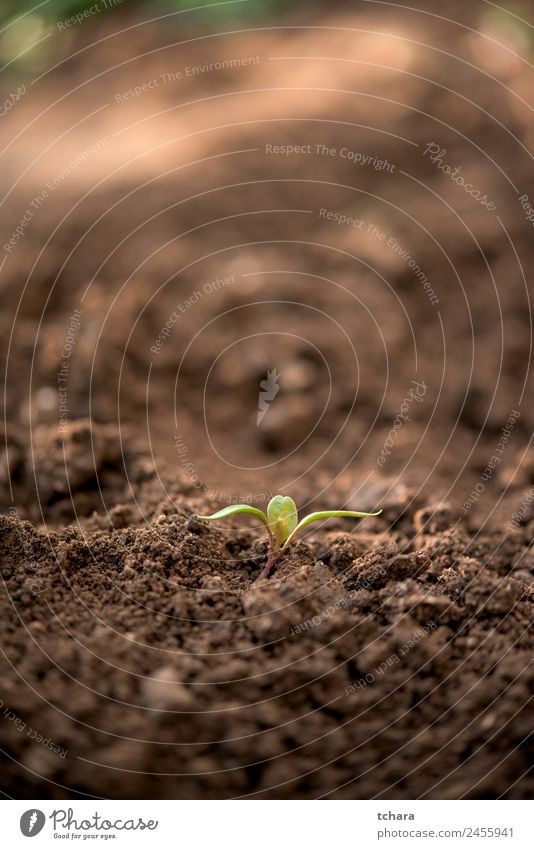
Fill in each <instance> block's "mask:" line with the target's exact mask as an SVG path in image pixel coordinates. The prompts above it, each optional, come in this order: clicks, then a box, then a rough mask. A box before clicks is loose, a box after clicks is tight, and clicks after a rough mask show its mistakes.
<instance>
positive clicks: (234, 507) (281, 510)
mask: <svg viewBox="0 0 534 849" xmlns="http://www.w3.org/2000/svg"><path fill="white" fill-rule="evenodd" d="M381 512H382V511H381V510H379V511H378V513H360V512H357V511H355V510H321V511H320V512H319V513H310V514H309V515H308V516H305V517H304V519H301V520H300V522H299V519H298V511H297V505H296V504H295V502H294V501H293V499H292V498H290V496H289V495H275V496H274V498H271V500H270V501H269V504H268V505H267V515H265V513H264V512H263V510H259V509H258V508H257V507H251V506H250V504H231V505H230V506H229V507H223V509H222V510H218V511H217V513H213V514H212V515H211V516H197V518H198V519H204V521H205V522H213V521H214V520H215V519H226V517H227V516H235V515H237V514H238V513H249V514H250V515H251V516H255V517H256V518H257V519H259V520H260V522H262V523H263V524H264V525H265V527H266V528H267V540H268V544H269V553H268V556H267V562H266V564H265V566H264V568H263V571H262V573H261V575H260V577H261V578H265V577H267V575H269V573H270V572H271V569H272V568H273V566H274V564H275V563H276V561H277V560H278V558H279V557H280V556H281V555H282V554H283V553H284V551H285V550H286V549H287V547H288V546H289V545H290V544H291V543H292V542H293V540H294V538H295V536H296V535H297V534H298V532H299V531H301V530H302V529H303V528H305V527H306V526H307V525H311V523H312V522H319V521H320V520H321V519H331V518H333V517H334V516H345V517H347V518H350V519H361V518H363V517H364V516H378V515H379V513H381Z"/></svg>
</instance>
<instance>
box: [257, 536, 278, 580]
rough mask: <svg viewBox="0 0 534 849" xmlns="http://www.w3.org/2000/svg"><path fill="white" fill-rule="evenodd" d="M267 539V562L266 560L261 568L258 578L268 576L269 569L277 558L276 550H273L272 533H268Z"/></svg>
mask: <svg viewBox="0 0 534 849" xmlns="http://www.w3.org/2000/svg"><path fill="white" fill-rule="evenodd" d="M268 539H269V553H268V555H267V562H266V564H265V566H264V567H263V569H262V570H261V573H260V578H267V577H268V575H269V574H270V572H271V569H272V568H273V566H274V564H275V563H276V561H277V559H278V552H275V550H274V542H273V535H272V534H271V533H269V535H268Z"/></svg>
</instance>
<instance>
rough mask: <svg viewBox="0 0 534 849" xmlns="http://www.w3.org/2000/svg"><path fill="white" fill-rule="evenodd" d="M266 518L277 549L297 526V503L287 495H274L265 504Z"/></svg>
mask: <svg viewBox="0 0 534 849" xmlns="http://www.w3.org/2000/svg"><path fill="white" fill-rule="evenodd" d="M267 520H268V523H269V528H270V530H271V533H272V535H273V537H274V542H275V549H276V550H278V549H279V548H280V546H281V545H282V543H283V542H284V540H286V539H287V538H288V536H289V535H290V534H291V533H292V532H293V531H294V530H295V528H296V527H297V522H298V512H297V505H296V504H295V502H294V501H293V499H292V498H290V496H289V495H275V496H274V498H271V500H270V501H269V504H268V506H267Z"/></svg>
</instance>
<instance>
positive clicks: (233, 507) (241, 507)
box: [197, 504, 269, 528]
mask: <svg viewBox="0 0 534 849" xmlns="http://www.w3.org/2000/svg"><path fill="white" fill-rule="evenodd" d="M237 513H250V515H251V516H255V517H256V519H259V520H260V522H263V524H264V525H266V526H267V528H268V527H269V522H268V521H267V516H266V515H265V513H264V512H263V510H259V509H258V508H257V507H251V505H250V504H230V506H229V507H223V509H222V510H218V511H217V513H212V515H211V516H197V519H204V521H205V522H212V521H213V520H214V519H226V517H227V516H235V515H236V514H237Z"/></svg>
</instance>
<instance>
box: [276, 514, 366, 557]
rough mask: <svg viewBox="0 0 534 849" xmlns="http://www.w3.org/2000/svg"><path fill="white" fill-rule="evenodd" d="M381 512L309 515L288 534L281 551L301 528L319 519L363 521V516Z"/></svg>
mask: <svg viewBox="0 0 534 849" xmlns="http://www.w3.org/2000/svg"><path fill="white" fill-rule="evenodd" d="M381 512H382V510H379V511H378V513H359V512H357V511H355V510H321V511H320V512H319V513H310V514H309V516H305V517H304V519H301V521H300V522H299V523H298V525H297V526H296V527H295V528H294V530H293V531H292V532H291V533H290V534H289V536H288V537H287V539H286V541H285V543H284V545H283V546H282V549H284V548H286V547H287V546H288V545H289V544H290V542H291V541H292V540H293V539H294V537H295V536H296V535H297V534H298V532H299V531H301V530H302V528H305V527H306V525H311V523H312V522H319V521H320V520H321V519H332V518H334V517H335V516H342V517H345V518H348V519H363V518H364V517H365V516H379V515H380V513H381Z"/></svg>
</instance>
